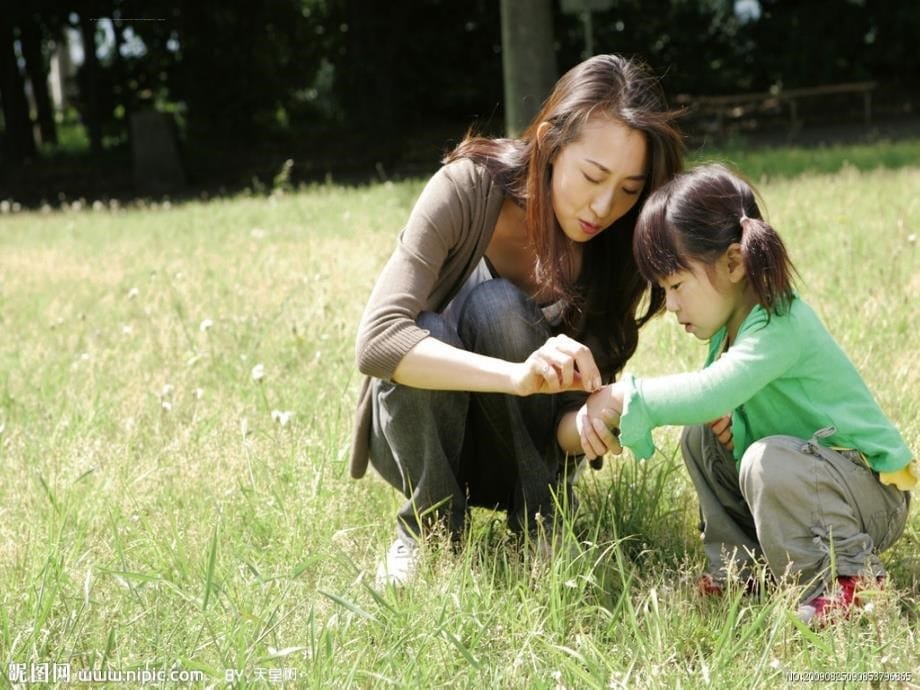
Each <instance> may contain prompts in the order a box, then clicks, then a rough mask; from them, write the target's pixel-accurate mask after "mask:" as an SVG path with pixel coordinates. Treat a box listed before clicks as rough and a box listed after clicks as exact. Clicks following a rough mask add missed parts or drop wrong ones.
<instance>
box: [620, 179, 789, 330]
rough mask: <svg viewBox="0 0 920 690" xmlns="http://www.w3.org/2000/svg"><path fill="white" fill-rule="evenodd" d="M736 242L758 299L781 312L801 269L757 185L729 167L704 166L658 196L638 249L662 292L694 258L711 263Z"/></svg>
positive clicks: (641, 227)
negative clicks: (761, 202)
mask: <svg viewBox="0 0 920 690" xmlns="http://www.w3.org/2000/svg"><path fill="white" fill-rule="evenodd" d="M735 242H737V243H738V244H740V245H741V256H742V260H743V261H744V270H745V274H746V275H747V279H748V280H749V281H750V283H751V286H752V287H753V289H754V292H755V293H756V295H757V301H758V302H759V303H760V305H761V306H762V307H763V308H764V309H766V310H767V313H768V314H769V313H776V314H781V313H782V312H783V311H784V310H785V309H786V308H787V306H788V304H789V301H790V300H791V299H792V274H793V273H794V271H795V268H794V267H793V265H792V262H791V261H790V260H789V255H788V254H787V253H786V246H785V245H784V244H783V241H782V239H780V236H779V235H778V234H777V232H776V231H775V230H774V229H773V228H772V227H771V226H770V224H769V223H767V222H766V221H765V220H764V219H763V216H762V215H761V213H760V208H759V207H758V205H757V199H756V192H755V191H754V188H753V187H752V186H751V185H750V184H749V183H748V182H746V181H745V180H744V179H742V178H741V176H740V175H738V174H737V173H734V172H732V171H731V170H729V169H728V168H726V167H725V166H723V165H719V164H710V165H701V166H699V167H697V168H694V169H693V170H690V171H688V172H685V173H683V174H681V175H678V176H677V177H675V178H674V179H673V180H671V181H670V182H668V183H667V184H666V185H664V186H663V187H661V188H660V189H658V190H657V191H656V192H655V193H654V194H652V195H651V196H650V197H649V199H648V201H647V202H646V204H645V207H644V208H643V209H642V213H641V214H640V215H639V222H638V224H637V225H636V233H635V236H634V238H633V252H634V253H635V256H636V263H637V264H638V265H639V270H640V271H641V272H642V276H643V277H644V278H645V279H646V280H647V281H648V282H649V283H651V284H652V286H653V288H652V289H653V291H654V292H661V289H660V288H659V287H657V284H658V282H659V281H660V280H661V279H662V278H665V277H667V276H669V275H671V274H673V273H676V272H677V271H681V270H690V261H691V260H695V261H699V262H701V263H703V264H706V265H711V264H713V263H715V262H716V261H717V260H718V258H719V257H720V256H722V255H723V254H724V253H725V251H726V250H727V249H728V248H729V246H730V245H732V244H733V243H735ZM662 294H663V293H662Z"/></svg>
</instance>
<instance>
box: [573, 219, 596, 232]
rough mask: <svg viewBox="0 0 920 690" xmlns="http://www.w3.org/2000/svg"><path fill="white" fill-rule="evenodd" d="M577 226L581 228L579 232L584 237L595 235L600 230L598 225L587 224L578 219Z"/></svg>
mask: <svg viewBox="0 0 920 690" xmlns="http://www.w3.org/2000/svg"><path fill="white" fill-rule="evenodd" d="M578 225H579V227H581V231H582V232H583V233H585V234H586V235H596V234H597V233H598V232H600V230H601V228H600V226H599V225H595V224H594V223H589V222H587V221H584V220H580V219H579V221H578Z"/></svg>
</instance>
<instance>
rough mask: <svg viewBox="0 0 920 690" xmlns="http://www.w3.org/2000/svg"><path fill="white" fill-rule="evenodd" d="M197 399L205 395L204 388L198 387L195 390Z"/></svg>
mask: <svg viewBox="0 0 920 690" xmlns="http://www.w3.org/2000/svg"><path fill="white" fill-rule="evenodd" d="M194 396H195V400H201V399H202V398H203V397H204V388H196V389H195V391H194Z"/></svg>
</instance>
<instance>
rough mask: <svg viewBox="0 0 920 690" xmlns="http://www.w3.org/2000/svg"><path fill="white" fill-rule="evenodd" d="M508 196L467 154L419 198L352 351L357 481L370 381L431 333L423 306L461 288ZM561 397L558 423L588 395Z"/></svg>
mask: <svg viewBox="0 0 920 690" xmlns="http://www.w3.org/2000/svg"><path fill="white" fill-rule="evenodd" d="M504 200H505V193H504V191H503V190H502V189H501V188H500V187H499V185H498V184H497V183H496V182H495V181H494V180H493V179H492V175H491V173H489V171H488V170H486V169H485V168H484V167H483V166H481V165H478V164H476V163H474V162H472V161H471V160H469V159H466V158H462V159H459V160H456V161H453V162H452V163H449V164H447V165H445V166H444V167H443V168H441V169H440V170H439V171H438V172H437V173H435V175H434V176H433V177H432V178H431V180H429V182H428V184H427V185H426V186H425V189H424V190H423V191H422V194H421V196H420V197H419V199H418V201H417V202H416V203H415V206H414V207H413V209H412V213H411V214H410V215H409V220H408V222H407V223H406V227H405V228H403V231H402V232H401V233H400V234H399V239H398V240H397V242H396V249H395V250H394V251H393V254H392V255H391V256H390V258H389V260H388V261H387V263H386V265H385V266H384V267H383V271H382V272H381V273H380V276H379V277H378V278H377V282H376V284H375V285H374V289H373V290H372V291H371V296H370V299H369V300H368V302H367V306H366V307H365V308H364V315H363V316H362V317H361V323H360V325H359V326H358V336H357V340H356V342H355V356H356V362H357V365H358V369H359V370H360V371H361V373H362V374H364V375H365V378H364V381H362V383H361V388H360V391H359V393H358V409H357V412H356V414H355V425H354V432H353V436H352V445H351V461H350V469H351V476H352V477H354V478H355V479H359V478H360V477H363V476H364V473H365V472H366V471H367V463H368V459H369V441H370V433H371V422H372V404H371V390H372V387H371V381H372V380H373V379H374V378H379V379H386V380H389V379H390V378H392V376H393V371H394V370H395V369H396V367H397V366H398V365H399V363H400V361H402V358H403V357H405V355H406V353H407V352H409V350H411V349H412V348H413V347H415V345H416V344H417V343H418V342H419V341H420V340H422V339H424V338H426V337H428V331H426V330H424V329H422V328H419V327H418V326H417V325H416V323H415V321H416V319H417V318H418V315H419V312H422V311H434V312H440V311H441V310H442V309H444V307H446V306H447V304H448V302H450V301H451V299H453V297H454V295H456V294H457V292H459V291H460V288H461V287H463V284H464V283H465V282H466V279H467V278H468V277H469V275H470V274H471V273H472V272H473V269H475V268H476V265H477V264H478V263H479V261H480V259H482V257H483V255H484V254H485V252H486V248H487V247H488V246H489V241H490V240H491V239H492V233H493V232H494V231H495V224H496V223H497V222H498V215H499V212H500V211H501V207H502V202H504ZM559 395H560V396H561V397H562V400H561V403H560V405H559V408H558V411H557V415H556V422H555V423H556V424H557V425H558V423H559V420H560V418H561V417H562V415H563V414H565V413H566V412H568V411H569V410H572V409H577V408H578V407H579V406H581V405H582V404H583V403H584V401H585V399H586V397H587V394H585V393H579V392H566V393H560V394H559Z"/></svg>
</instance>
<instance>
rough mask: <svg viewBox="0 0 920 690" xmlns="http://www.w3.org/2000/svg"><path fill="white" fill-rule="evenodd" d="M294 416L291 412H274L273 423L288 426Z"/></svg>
mask: <svg viewBox="0 0 920 690" xmlns="http://www.w3.org/2000/svg"><path fill="white" fill-rule="evenodd" d="M293 414H294V413H293V412H291V411H290V410H272V421H273V422H275V423H276V424H279V425H280V426H287V425H288V424H290V422H291V417H292V416H293Z"/></svg>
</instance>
